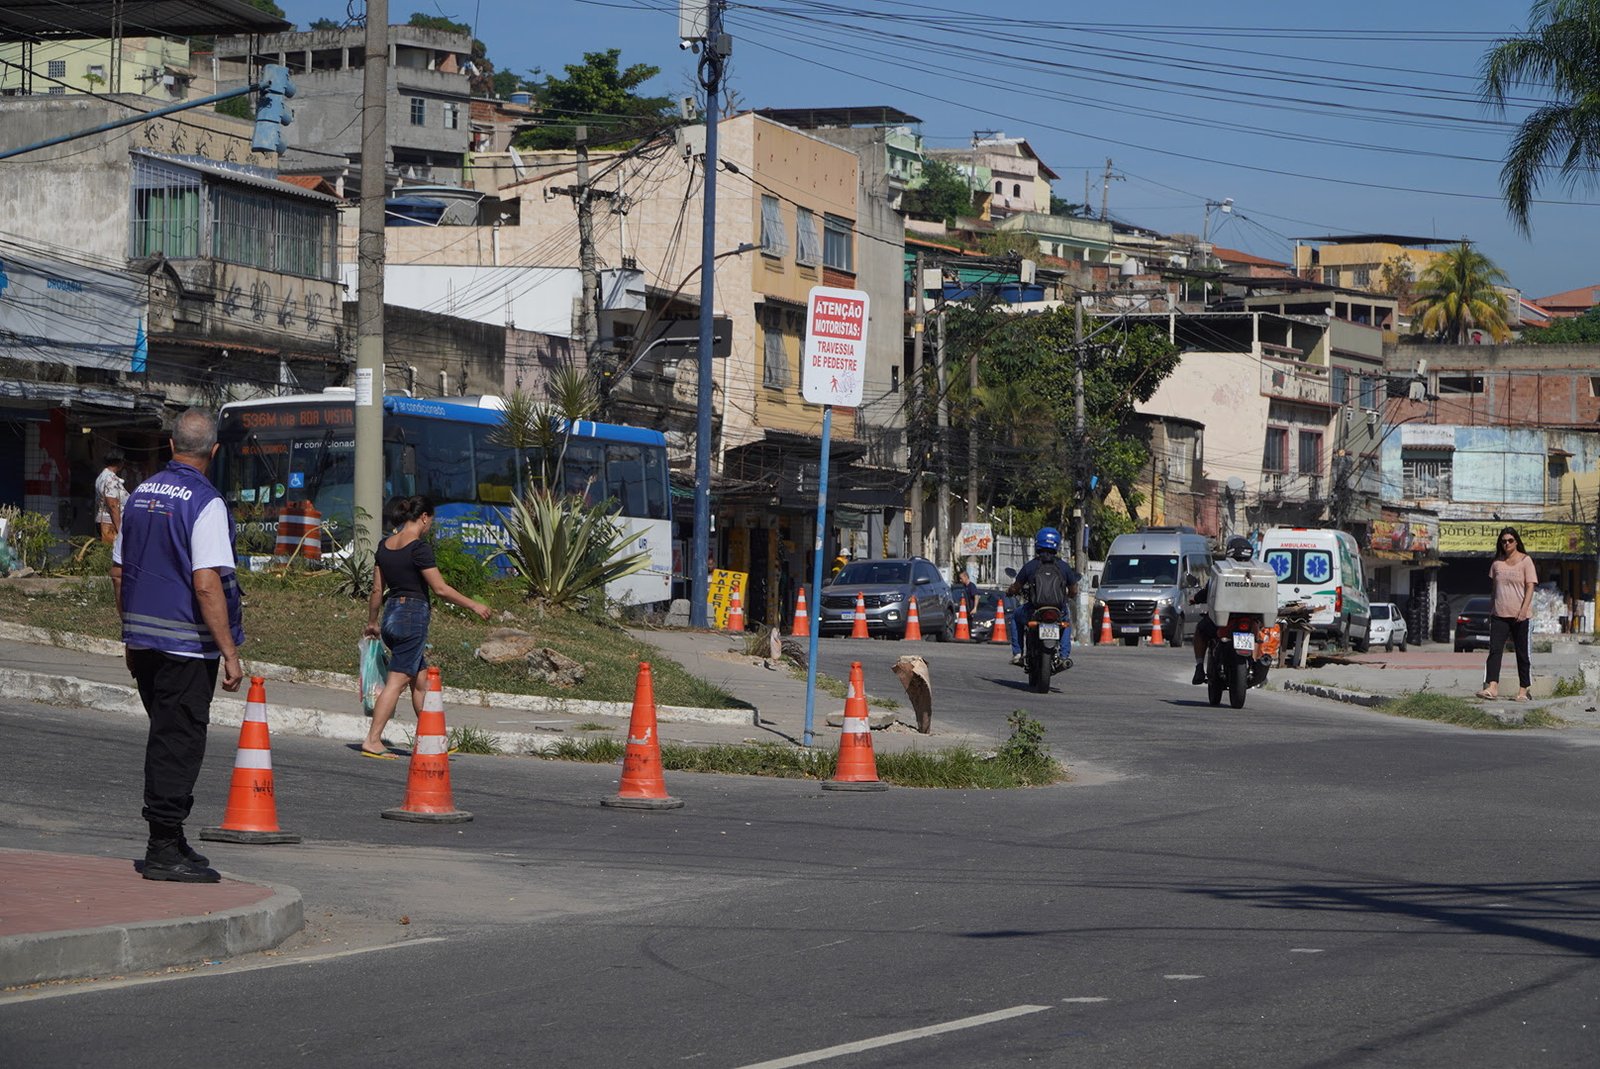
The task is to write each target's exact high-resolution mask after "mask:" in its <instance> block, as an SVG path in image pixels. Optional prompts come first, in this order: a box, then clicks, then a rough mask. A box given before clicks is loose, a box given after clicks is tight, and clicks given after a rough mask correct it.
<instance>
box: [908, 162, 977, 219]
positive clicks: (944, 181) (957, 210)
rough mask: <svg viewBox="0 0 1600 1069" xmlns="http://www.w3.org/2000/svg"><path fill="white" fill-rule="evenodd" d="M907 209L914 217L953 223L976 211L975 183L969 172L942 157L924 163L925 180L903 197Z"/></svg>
mask: <svg viewBox="0 0 1600 1069" xmlns="http://www.w3.org/2000/svg"><path fill="white" fill-rule="evenodd" d="M901 206H902V208H904V210H905V213H906V214H907V215H909V216H911V217H912V218H913V219H929V220H932V221H934V222H939V223H944V224H945V225H946V226H950V225H953V224H954V223H955V221H956V220H957V219H958V218H960V217H961V216H963V215H971V214H972V187H971V186H970V185H968V183H967V176H966V175H964V174H962V173H961V172H960V171H958V170H956V169H955V167H953V166H952V165H950V164H948V163H946V162H945V161H943V160H940V159H934V158H929V159H927V160H925V161H924V162H923V164H922V181H921V184H920V185H918V186H917V188H916V189H908V190H906V193H905V197H904V198H902V200H901Z"/></svg>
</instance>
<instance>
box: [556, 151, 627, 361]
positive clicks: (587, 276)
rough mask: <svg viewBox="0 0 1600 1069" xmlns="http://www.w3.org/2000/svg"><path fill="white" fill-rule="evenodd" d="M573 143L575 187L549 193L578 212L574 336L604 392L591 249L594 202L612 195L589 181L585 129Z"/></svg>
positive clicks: (596, 274)
mask: <svg viewBox="0 0 1600 1069" xmlns="http://www.w3.org/2000/svg"><path fill="white" fill-rule="evenodd" d="M573 135H574V136H573V141H574V142H575V146H576V149H577V153H578V167H577V178H578V181H577V184H576V185H570V186H557V187H554V188H552V189H551V190H550V192H552V193H555V194H557V195H558V196H568V197H571V198H572V203H573V205H574V206H575V207H576V208H577V209H578V274H579V277H580V278H581V279H582V280H583V296H582V298H581V303H580V306H579V309H578V334H579V336H580V337H581V338H582V339H583V355H584V359H585V361H586V362H587V364H588V367H589V373H590V374H591V375H594V376H595V377H596V379H598V380H599V381H600V383H601V386H602V393H605V392H609V391H606V390H605V388H604V387H605V383H606V377H607V375H608V374H609V373H610V371H611V369H610V368H609V367H603V366H602V362H601V354H600V268H599V262H598V258H597V256H596V254H595V247H594V202H595V201H596V200H597V199H598V200H613V199H615V197H616V193H615V192H614V191H612V190H609V189H595V188H594V186H593V185H592V184H591V183H590V181H589V128H588V127H587V126H579V127H575V128H574V130H573Z"/></svg>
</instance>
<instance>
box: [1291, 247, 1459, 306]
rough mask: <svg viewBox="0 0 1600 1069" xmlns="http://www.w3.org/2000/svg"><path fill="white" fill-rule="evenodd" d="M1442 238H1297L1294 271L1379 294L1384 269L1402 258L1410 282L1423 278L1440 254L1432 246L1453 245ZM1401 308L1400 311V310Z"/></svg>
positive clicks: (1338, 285) (1330, 282)
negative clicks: (1407, 269)
mask: <svg viewBox="0 0 1600 1069" xmlns="http://www.w3.org/2000/svg"><path fill="white" fill-rule="evenodd" d="M1455 243H1456V242H1455V241H1454V240H1446V239H1443V238H1418V237H1407V236H1406V235H1404V234H1334V235H1330V236H1326V237H1314V238H1296V239H1295V246H1294V273H1295V274H1297V275H1299V276H1300V277H1301V278H1305V279H1310V280H1311V281H1313V282H1320V283H1322V284H1323V285H1325V286H1337V287H1339V288H1340V289H1349V290H1363V291H1365V292H1368V293H1382V292H1384V290H1383V288H1382V287H1383V268H1384V265H1385V264H1389V263H1393V262H1395V261H1396V260H1402V261H1404V263H1405V265H1406V266H1407V267H1408V268H1409V271H1410V281H1412V282H1415V281H1416V280H1417V279H1419V278H1421V277H1422V272H1423V271H1425V270H1427V268H1428V265H1429V264H1431V263H1433V261H1435V260H1437V259H1438V258H1439V257H1440V255H1442V254H1441V253H1439V252H1438V251H1436V250H1435V249H1434V248H1433V246H1435V245H1454V244H1455ZM1402 311H1403V310H1402Z"/></svg>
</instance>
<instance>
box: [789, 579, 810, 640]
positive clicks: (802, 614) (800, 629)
mask: <svg viewBox="0 0 1600 1069" xmlns="http://www.w3.org/2000/svg"><path fill="white" fill-rule="evenodd" d="M789 637H790V638H810V637H811V616H810V614H809V613H807V612H806V588H805V587H801V588H800V593H799V595H798V596H797V597H796V598H795V599H794V626H793V627H792V628H790V629H789Z"/></svg>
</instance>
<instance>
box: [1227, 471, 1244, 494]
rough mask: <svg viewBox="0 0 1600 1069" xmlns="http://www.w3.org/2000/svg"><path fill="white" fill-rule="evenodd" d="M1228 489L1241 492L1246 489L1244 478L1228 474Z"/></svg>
mask: <svg viewBox="0 0 1600 1069" xmlns="http://www.w3.org/2000/svg"><path fill="white" fill-rule="evenodd" d="M1228 490H1229V492H1230V493H1235V494H1237V493H1240V492H1242V491H1243V490H1244V480H1243V479H1241V478H1239V477H1238V476H1237V475H1230V476H1228Z"/></svg>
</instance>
